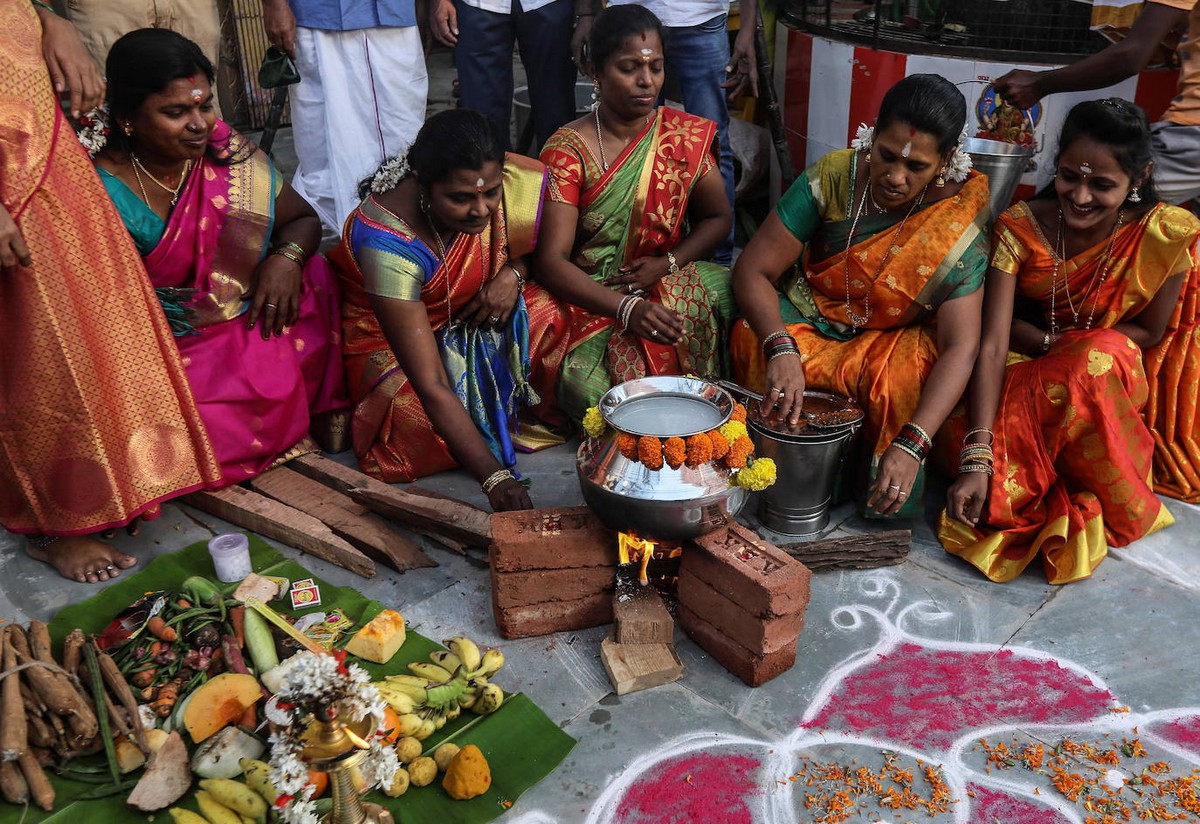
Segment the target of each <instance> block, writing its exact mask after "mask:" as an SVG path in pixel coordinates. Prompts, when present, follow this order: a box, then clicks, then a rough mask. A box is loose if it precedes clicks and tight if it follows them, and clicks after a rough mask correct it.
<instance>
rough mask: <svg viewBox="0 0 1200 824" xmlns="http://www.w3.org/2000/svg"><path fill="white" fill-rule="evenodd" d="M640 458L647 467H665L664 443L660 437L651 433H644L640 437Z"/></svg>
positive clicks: (655, 468)
mask: <svg viewBox="0 0 1200 824" xmlns="http://www.w3.org/2000/svg"><path fill="white" fill-rule="evenodd" d="M638 460H639V461H641V462H642V463H643V464H644V465H645V467H646V468H647V469H653V470H656V471H657V470H659V469H662V468H663V444H662V441H660V440H659V439H658V438H654V437H651V436H649V435H643V436H642V437H640V438H638Z"/></svg>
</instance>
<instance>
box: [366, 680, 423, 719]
mask: <svg viewBox="0 0 1200 824" xmlns="http://www.w3.org/2000/svg"><path fill="white" fill-rule="evenodd" d="M377 688H378V689H379V696H380V697H381V698H383V700H384V701H386V702H387V703H388V706H389V707H391V708H392V709H393V710H395V711H396V714H397V715H404V714H405V713H406V712H412V711H413V710H414V709H416V707H417V701H416V700H415V699H414V698H413V697H412V695H410V694H409V693H407V692H404V691H402V690H399V689H395V688H392V687H383V686H378V687H377ZM422 692H423V690H422Z"/></svg>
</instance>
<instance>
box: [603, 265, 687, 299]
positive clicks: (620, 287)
mask: <svg viewBox="0 0 1200 824" xmlns="http://www.w3.org/2000/svg"><path fill="white" fill-rule="evenodd" d="M670 270H671V262H670V261H669V260H667V259H666V257H640V258H634V259H633V260H632V261H630V262H629V263H627V264H626V265H624V266H622V267H621V268H619V269H617V274H615V275H612V276H611V277H609V278H608V279H607V280H605V281H604V282H605V283H606V284H608V285H609V286H612V287H614V288H616V290H617V291H618V292H625V293H626V294H628V293H630V292H636V291H638V290H639V289H640V290H641V291H643V292H648V291H649V290H650V289H651V287H653V286H654V284H656V283H658V282H659V281H660V280H662V279H663V278H664V277H666V275H667V272H669V271H670Z"/></svg>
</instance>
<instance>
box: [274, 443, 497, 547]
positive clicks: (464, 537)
mask: <svg viewBox="0 0 1200 824" xmlns="http://www.w3.org/2000/svg"><path fill="white" fill-rule="evenodd" d="M288 466H289V467H290V468H292V469H294V470H296V471H297V472H300V473H301V474H304V475H307V476H308V477H310V478H312V479H313V480H316V481H320V482H321V483H323V484H324V485H325V486H328V487H330V488H331V489H336V490H338V491H339V492H342V493H344V494H346V495H349V496H350V497H351V498H352V499H354V500H355V501H358V502H359V503H361V504H363V505H364V506H366V507H367V508H368V509H370V510H372V511H374V512H377V513H379V514H380V515H383V516H384V517H386V518H391V519H392V520H393V521H397V522H399V523H401V524H403V525H404V526H405V527H407V528H409V529H412V530H413V531H415V532H420V533H422V534H427V535H433V536H442V535H444V536H445V537H447V538H450V539H452V540H454V541H457V542H459V543H462V544H465V545H466V546H474V547H482V548H486V547H487V546H488V545H489V544H490V543H491V540H492V525H491V517H492V516H491V514H490V513H487V512H484V511H483V510H482V509H479V508H478V507H474V506H471V505H470V504H468V503H466V502H465V501H460V500H458V499H457V498H451V497H449V496H446V495H440V494H438V493H430V491H429V490H424V489H422V490H420V491H419V492H416V491H412V490H413V489H416V488H415V487H408V488H401V487H396V486H391V485H390V484H385V483H383V482H382V481H377V480H375V479H374V478H371V477H369V476H367V475H364V474H363V473H361V472H359V471H358V470H356V469H351V468H350V467H348V466H342V465H341V464H339V463H337V462H336V461H331V460H329V459H328V458H325V457H322V456H320V455H311V454H310V455H301V456H300V457H299V458H296V459H294V460H292V461H290V462H289V463H288Z"/></svg>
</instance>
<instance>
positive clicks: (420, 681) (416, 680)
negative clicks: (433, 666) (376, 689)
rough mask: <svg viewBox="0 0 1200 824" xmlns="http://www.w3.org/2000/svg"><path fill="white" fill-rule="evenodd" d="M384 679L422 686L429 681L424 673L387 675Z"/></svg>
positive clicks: (401, 683) (406, 684) (394, 682)
mask: <svg viewBox="0 0 1200 824" xmlns="http://www.w3.org/2000/svg"><path fill="white" fill-rule="evenodd" d="M384 678H385V680H387V681H389V682H391V683H393V684H399V685H401V686H407V687H424V686H426V685H427V684H428V683H429V678H427V677H426V676H424V675H387V676H384Z"/></svg>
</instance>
